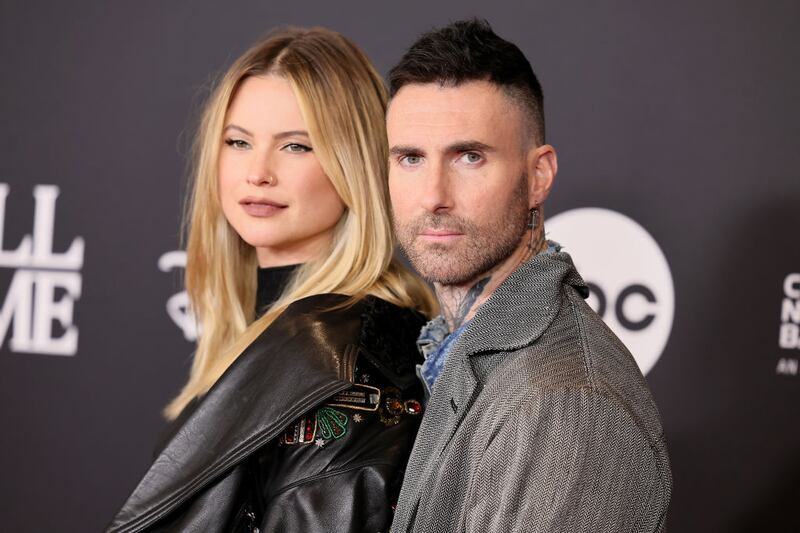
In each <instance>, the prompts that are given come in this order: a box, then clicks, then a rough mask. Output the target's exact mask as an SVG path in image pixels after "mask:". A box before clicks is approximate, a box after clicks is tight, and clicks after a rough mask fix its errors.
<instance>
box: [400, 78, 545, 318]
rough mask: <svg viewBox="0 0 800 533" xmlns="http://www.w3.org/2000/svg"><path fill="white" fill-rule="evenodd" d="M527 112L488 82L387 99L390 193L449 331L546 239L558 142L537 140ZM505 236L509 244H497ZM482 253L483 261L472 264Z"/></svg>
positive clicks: (406, 91)
mask: <svg viewBox="0 0 800 533" xmlns="http://www.w3.org/2000/svg"><path fill="white" fill-rule="evenodd" d="M525 117H526V115H525V113H524V111H523V108H522V107H521V106H520V105H519V104H518V103H517V102H516V101H515V100H514V99H512V98H511V97H510V96H509V95H508V94H507V93H505V92H504V91H503V90H502V89H500V88H498V87H497V86H496V85H494V84H492V83H490V82H487V81H472V82H466V83H463V84H461V85H458V86H456V87H442V86H440V85H439V84H436V83H430V84H409V85H405V86H403V87H402V88H401V89H400V90H399V91H398V92H397V94H396V95H395V96H394V98H393V99H392V101H391V104H390V106H389V109H388V112H387V131H388V137H389V149H390V157H389V190H390V194H391V199H392V206H393V211H394V218H395V224H396V228H397V232H398V237H399V238H400V241H401V244H402V245H403V248H404V249H405V250H406V252H407V253H408V254H409V258H411V260H412V263H414V266H415V267H416V268H417V270H418V271H419V272H420V273H421V274H422V275H423V276H425V277H426V278H427V279H429V280H432V281H433V284H434V288H435V290H436V296H437V298H438V300H439V303H440V304H441V307H442V314H443V315H444V318H445V320H446V321H447V324H448V327H449V328H450V331H454V330H455V329H456V328H458V327H459V326H460V325H461V324H463V323H464V322H465V321H467V320H469V319H471V318H472V317H473V316H474V315H475V312H476V311H477V309H478V308H479V307H480V306H481V305H482V304H483V303H484V302H485V301H486V300H487V299H488V298H489V297H490V296H491V295H492V293H493V292H494V291H495V290H496V289H497V287H499V286H500V284H502V283H503V281H505V280H506V278H508V276H509V275H511V273H512V272H514V271H515V270H516V269H517V268H518V267H519V266H520V265H521V264H522V263H524V262H525V261H527V260H528V259H530V258H531V257H532V256H533V255H535V254H536V253H538V252H540V251H542V250H543V249H544V248H546V246H547V244H546V242H545V238H544V224H543V223H542V220H543V212H542V208H541V206H542V204H543V202H544V200H545V199H546V198H547V196H548V194H549V193H550V189H551V187H552V185H553V180H554V178H555V175H556V172H557V170H558V163H557V158H556V152H555V149H554V148H553V147H552V146H550V145H548V144H542V145H538V144H537V143H536V142H535V139H534V132H533V130H532V128H531V127H530V126H529V125H528V123H527V122H526V120H525ZM523 175H527V186H525V185H524V182H523V181H522V180H521V176H523ZM532 208H538V211H539V215H538V221H537V224H536V226H535V228H534V229H533V231H531V230H529V229H527V228H525V226H524V224H525V222H527V217H528V212H529V210H530V209H532ZM520 228H525V229H524V230H522V229H520ZM504 240H505V241H508V242H506V244H507V245H508V246H507V247H502V246H501V245H500V244H498V243H501V242H503V241H504ZM475 256H479V257H480V258H482V259H485V260H484V261H483V263H482V264H481V263H479V262H476V261H471V260H470V259H471V258H472V257H475Z"/></svg>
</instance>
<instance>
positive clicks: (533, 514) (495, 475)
mask: <svg viewBox="0 0 800 533" xmlns="http://www.w3.org/2000/svg"><path fill="white" fill-rule="evenodd" d="M487 442H488V445H487V446H486V449H485V451H484V453H483V456H482V458H481V460H480V465H479V468H478V469H477V470H476V474H475V476H474V478H473V479H472V481H471V483H470V490H469V494H468V500H467V502H466V506H467V507H466V508H467V514H466V531H468V532H474V533H478V532H480V533H487V532H498V533H499V532H501V531H502V532H506V531H527V532H534V533H556V532H565V533H566V532H575V531H592V532H598V533H603V532H609V533H610V532H622V531H631V532H633V531H662V528H663V527H664V518H665V517H664V516H663V515H662V514H661V511H659V510H658V505H657V504H658V503H659V502H661V501H663V499H662V498H664V497H666V498H669V494H668V491H669V487H668V486H665V483H664V482H663V479H664V477H663V475H662V472H660V469H662V468H664V467H665V466H666V465H665V464H664V463H663V462H662V458H660V457H658V456H657V452H655V451H654V448H653V447H652V446H651V445H650V443H649V442H648V441H647V440H646V438H645V437H644V433H643V432H642V431H641V430H640V429H639V427H638V426H637V424H636V423H635V421H634V420H633V419H632V417H631V416H630V414H629V413H628V411H627V410H625V409H624V408H623V407H622V406H621V405H620V404H619V403H618V402H617V401H616V400H614V399H613V398H609V397H606V396H603V395H601V394H599V393H597V392H595V391H593V390H591V389H588V388H586V389H571V390H554V391H548V392H545V393H538V394H536V395H534V397H532V398H530V399H528V400H527V401H525V402H523V403H522V405H520V406H519V408H517V409H513V410H512V411H511V413H510V414H509V415H508V416H507V417H506V418H505V419H504V420H502V421H501V422H500V423H499V424H498V425H497V426H495V428H494V431H493V434H492V435H490V437H489V438H488V440H487ZM665 492H666V494H665Z"/></svg>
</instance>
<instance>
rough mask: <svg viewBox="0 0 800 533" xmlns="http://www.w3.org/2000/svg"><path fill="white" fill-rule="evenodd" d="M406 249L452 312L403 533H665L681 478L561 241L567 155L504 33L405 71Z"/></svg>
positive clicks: (444, 325) (433, 340) (638, 380)
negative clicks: (557, 180) (560, 175)
mask: <svg viewBox="0 0 800 533" xmlns="http://www.w3.org/2000/svg"><path fill="white" fill-rule="evenodd" d="M390 94H391V96H392V100H391V103H390V106H389V110H388V112H387V127H388V135H389V148H390V173H389V187H390V192H391V198H392V204H393V207H394V217H395V226H396V230H397V234H398V237H399V240H400V243H401V245H402V247H403V249H404V250H405V252H406V254H407V256H408V258H409V259H410V261H411V262H412V263H413V265H414V266H415V267H416V269H417V270H418V271H419V272H420V273H421V274H422V275H423V276H425V277H426V278H427V279H428V280H429V281H431V282H432V283H433V284H434V287H435V289H436V294H437V296H438V298H439V301H440V303H441V308H442V315H441V316H440V317H438V318H437V319H435V320H433V321H432V322H431V323H429V324H428V325H427V326H426V327H425V328H424V329H423V332H422V334H421V336H420V340H419V345H420V347H421V349H422V351H423V353H424V355H425V357H426V358H425V363H424V364H423V365H422V366H421V367H420V369H419V374H420V377H421V379H422V380H423V381H424V383H425V385H426V387H427V388H428V390H429V392H430V398H429V400H428V402H427V407H426V414H425V416H424V418H423V421H422V426H421V429H420V432H419V434H418V436H417V440H416V442H415V445H414V450H413V452H412V454H411V459H410V462H409V465H408V467H407V470H406V476H405V479H404V484H403V488H402V491H401V494H400V500H399V502H398V505H397V511H396V514H395V518H394V522H393V524H392V531H395V532H405V531H416V532H444V531H469V532H481V533H485V532H501V531H502V532H507V531H526V532H548V533H549V532H556V531H563V532H589V531H591V532H611V531H614V532H616V531H626V532H627V531H631V532H633V531H635V532H651V531H664V527H665V525H664V522H665V516H666V512H667V506H668V503H669V499H670V492H671V485H672V476H671V472H670V466H669V460H668V457H667V450H666V446H665V442H664V435H663V430H662V427H661V420H660V416H659V413H658V410H657V408H656V405H655V403H654V402H653V399H652V397H651V395H650V392H649V390H648V388H647V385H646V383H645V380H644V378H643V376H642V374H641V372H640V371H639V369H638V367H637V366H636V363H635V361H634V360H633V358H632V357H631V355H630V353H629V352H628V351H627V350H626V349H625V347H624V346H623V345H622V343H621V342H620V341H619V339H617V338H616V337H615V336H614V334H613V333H612V332H611V331H610V330H609V329H608V328H607V327H606V326H605V325H604V323H603V322H602V320H601V319H600V318H599V317H598V315H597V314H596V313H594V311H592V309H591V308H590V307H589V306H588V305H587V304H586V303H585V302H584V300H583V298H585V297H586V296H587V295H588V289H587V287H586V285H585V283H584V282H583V280H582V279H581V277H580V275H579V274H578V273H577V272H576V270H575V268H574V266H573V264H572V260H571V259H570V257H569V255H568V254H566V253H564V252H562V251H560V246H559V245H558V244H556V243H554V242H550V241H546V240H545V232H544V223H543V214H542V203H543V202H544V201H545V199H546V198H547V196H548V193H549V192H550V188H551V186H552V184H553V179H554V177H555V175H556V170H557V160H556V153H555V150H554V149H553V147H552V146H550V145H548V144H545V130H544V118H543V117H544V113H543V104H542V91H541V87H540V85H539V82H538V81H537V79H536V76H535V75H534V73H533V70H532V69H531V66H530V64H529V63H528V61H527V59H526V58H525V56H524V55H523V54H522V52H521V51H520V50H519V49H518V48H517V47H516V46H515V45H513V44H512V43H509V42H507V41H505V40H503V39H501V38H500V37H498V36H497V35H496V34H495V33H494V32H493V31H492V30H491V28H490V27H489V25H488V24H487V23H486V22H482V21H477V20H473V21H466V22H457V23H454V24H451V25H450V26H447V27H445V28H442V29H439V30H435V31H432V32H430V33H428V34H426V35H424V36H423V37H421V38H420V39H419V40H418V41H417V42H416V43H415V44H414V45H413V46H412V47H411V48H410V49H409V50H408V52H407V53H406V54H405V56H404V57H403V58H402V60H401V61H400V63H399V64H398V65H397V66H396V67H394V69H392V71H391V73H390Z"/></svg>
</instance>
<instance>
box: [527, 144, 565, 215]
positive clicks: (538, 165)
mask: <svg viewBox="0 0 800 533" xmlns="http://www.w3.org/2000/svg"><path fill="white" fill-rule="evenodd" d="M526 170H527V171H528V201H529V206H530V207H538V206H540V205H542V203H543V202H544V201H545V199H546V198H547V196H548V195H549V194H550V189H551V188H552V187H553V180H554V179H555V177H556V172H558V158H557V157H556V149H555V148H553V147H552V146H550V145H549V144H543V145H541V146H537V147H536V148H533V149H531V150H530V151H529V152H528V161H527V169H526Z"/></svg>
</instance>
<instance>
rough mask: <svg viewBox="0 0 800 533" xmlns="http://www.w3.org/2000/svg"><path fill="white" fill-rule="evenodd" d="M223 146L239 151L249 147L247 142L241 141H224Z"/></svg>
mask: <svg viewBox="0 0 800 533" xmlns="http://www.w3.org/2000/svg"><path fill="white" fill-rule="evenodd" d="M225 144H227V145H228V146H232V147H233V148H236V149H239V150H244V149H246V148H249V147H250V144H249V143H248V142H247V141H243V140H241V139H225Z"/></svg>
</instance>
